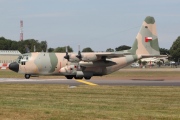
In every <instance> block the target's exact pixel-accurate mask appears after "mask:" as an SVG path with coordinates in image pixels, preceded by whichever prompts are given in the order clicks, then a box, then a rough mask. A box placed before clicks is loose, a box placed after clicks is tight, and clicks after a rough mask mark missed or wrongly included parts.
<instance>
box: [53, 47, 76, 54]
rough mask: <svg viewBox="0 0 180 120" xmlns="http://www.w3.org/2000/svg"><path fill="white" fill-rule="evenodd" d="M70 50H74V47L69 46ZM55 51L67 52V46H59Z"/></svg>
mask: <svg viewBox="0 0 180 120" xmlns="http://www.w3.org/2000/svg"><path fill="white" fill-rule="evenodd" d="M67 48H68V52H73V49H72V48H71V47H70V46H67ZM54 52H61V53H63V52H66V47H57V48H56V49H55V50H54Z"/></svg>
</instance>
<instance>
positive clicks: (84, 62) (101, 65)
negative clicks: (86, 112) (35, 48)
mask: <svg viewBox="0 0 180 120" xmlns="http://www.w3.org/2000/svg"><path fill="white" fill-rule="evenodd" d="M158 56H160V52H159V44H158V38H157V32H156V24H155V20H154V18H153V17H151V16H148V17H146V18H145V20H144V21H143V24H142V26H141V28H140V31H139V33H138V34H137V36H136V39H135V41H134V44H133V45H132V48H131V49H129V50H123V51H117V52H89V53H81V52H80V51H79V52H78V53H68V51H66V53H46V52H32V53H25V54H23V55H22V56H20V57H19V58H18V59H17V62H13V63H11V64H10V65H9V69H10V70H12V71H15V72H17V73H22V74H25V78H26V79H29V78H30V77H31V76H36V75H59V76H65V77H66V78H67V79H73V78H75V79H83V78H85V79H87V80H88V79H91V77H92V76H103V75H107V74H110V73H112V72H115V71H117V70H119V69H121V68H123V67H125V66H127V65H129V64H131V63H132V62H134V61H137V60H139V59H141V58H148V57H158Z"/></svg>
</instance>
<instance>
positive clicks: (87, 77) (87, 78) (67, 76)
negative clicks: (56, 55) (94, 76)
mask: <svg viewBox="0 0 180 120" xmlns="http://www.w3.org/2000/svg"><path fill="white" fill-rule="evenodd" d="M65 77H66V78H67V79H73V77H74V79H83V77H76V76H73V75H66V76H65ZM84 79H86V80H90V79H91V77H90V76H86V77H84Z"/></svg>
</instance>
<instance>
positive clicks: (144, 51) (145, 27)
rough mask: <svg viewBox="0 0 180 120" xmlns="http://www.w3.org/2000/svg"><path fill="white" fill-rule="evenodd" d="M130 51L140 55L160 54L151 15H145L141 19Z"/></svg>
mask: <svg viewBox="0 0 180 120" xmlns="http://www.w3.org/2000/svg"><path fill="white" fill-rule="evenodd" d="M130 52H131V53H132V54H134V55H141V56H158V55H160V52H159V44H158V37H157V32H156V24H155V20H154V18H153V17H151V16H147V17H146V18H145V20H144V21H143V24H142V26H141V28H140V31H139V33H138V34H137V36H136V39H135V42H134V44H133V46H132V48H131V49H130Z"/></svg>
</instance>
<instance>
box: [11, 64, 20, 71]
mask: <svg viewBox="0 0 180 120" xmlns="http://www.w3.org/2000/svg"><path fill="white" fill-rule="evenodd" d="M9 69H10V70H12V71H14V72H18V71H19V64H18V63H17V62H13V63H10V64H9Z"/></svg>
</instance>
